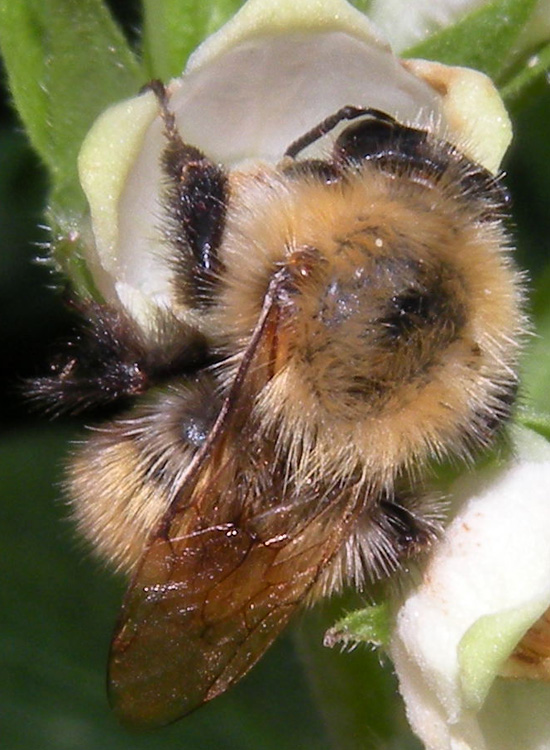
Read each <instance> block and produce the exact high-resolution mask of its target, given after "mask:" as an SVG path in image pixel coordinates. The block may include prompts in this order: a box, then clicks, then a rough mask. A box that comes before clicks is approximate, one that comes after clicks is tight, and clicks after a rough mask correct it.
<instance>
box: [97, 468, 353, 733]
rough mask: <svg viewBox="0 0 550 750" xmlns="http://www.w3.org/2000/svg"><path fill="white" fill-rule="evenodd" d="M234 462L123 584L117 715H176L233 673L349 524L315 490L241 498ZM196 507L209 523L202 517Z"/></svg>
mask: <svg viewBox="0 0 550 750" xmlns="http://www.w3.org/2000/svg"><path fill="white" fill-rule="evenodd" d="M236 468H237V466H236V465H235V463H234V462H233V460H230V461H229V462H228V464H227V465H226V466H225V467H224V468H223V470H222V471H217V472H215V474H216V476H215V477H213V478H211V480H210V481H209V482H207V483H206V486H203V488H202V490H197V491H198V492H201V493H203V494H202V496H201V497H200V498H199V499H195V500H194V503H195V506H194V507H198V508H201V511H200V512H199V511H197V512H195V511H194V510H193V511H190V510H189V508H187V509H182V510H181V511H180V512H178V513H176V514H175V515H174V518H173V519H172V520H171V522H170V523H169V525H168V527H167V528H166V531H165V534H163V535H162V536H159V537H157V538H156V539H155V540H154V541H153V543H152V545H151V546H150V548H149V550H148V552H147V553H146V555H145V558H144V560H143V564H142V566H141V568H140V570H139V572H138V574H137V577H136V580H135V581H134V583H133V585H132V587H131V588H130V590H129V593H128V595H127V598H126V601H125V604H124V609H123V614H122V624H121V627H120V630H119V632H118V634H117V636H116V638H115V640H114V642H113V647H112V657H111V669H110V683H111V697H112V701H113V705H114V707H115V710H116V712H117V713H118V714H119V716H120V717H121V719H122V720H123V721H125V722H126V723H131V724H134V725H151V726H154V725H161V724H165V723H168V722H171V721H174V720H175V719H177V718H179V717H180V716H182V715H184V714H186V713H188V712H189V711H192V710H193V709H194V708H196V707H197V706H199V705H200V704H202V703H203V702H205V701H208V700H211V699H212V698H214V697H216V696H217V695H219V694H220V693H222V692H223V691H225V690H226V689H227V688H228V687H230V686H231V685H232V684H233V683H235V682H236V681H237V680H239V679H240V678H241V677H242V676H243V675H244V674H245V673H246V672H247V671H248V670H249V669H250V668H251V667H252V666H253V665H254V663H255V662H256V661H257V660H258V659H259V658H260V656H261V655H262V654H263V653H264V651H265V650H266V649H267V648H268V646H269V645H270V644H271V643H272V641H273V640H274V639H275V637H276V636H277V635H278V634H279V632H280V631H281V629H282V628H284V626H285V625H286V624H287V622H288V620H289V618H290V617H291V615H292V614H293V612H294V611H295V609H296V607H297V606H298V605H299V604H300V602H301V601H302V600H303V598H304V596H305V595H306V594H307V593H308V591H309V590H310V588H311V586H312V584H313V583H314V582H315V581H316V579H317V578H318V576H319V573H320V571H321V570H322V569H323V567H324V566H325V565H326V564H327V563H328V561H329V560H330V559H331V557H332V556H333V555H334V553H335V551H336V550H338V548H339V547H340V545H341V543H342V540H343V537H344V535H345V533H346V529H347V528H348V527H349V520H350V518H348V519H347V521H346V516H349V515H350V514H349V511H350V510H351V509H350V508H348V507H347V503H346V501H345V499H344V498H343V497H336V496H332V497H330V498H324V499H323V498H319V497H317V498H314V497H313V494H312V496H311V497H310V498H308V499H307V501H306V502H305V503H302V502H298V503H293V502H289V503H288V504H280V503H279V502H277V503H273V501H272V500H271V499H270V498H269V497H265V498H260V497H254V498H253V497H250V496H248V497H245V496H244V495H243V494H242V492H243V489H242V488H241V489H240V490H239V491H238V492H235V489H234V488H235V486H236V483H237V482H238V479H237V477H236V475H235V469H236ZM209 473H210V472H209ZM275 473H276V474H277V473H278V472H275ZM262 484H264V486H265V484H266V483H265V481H263V482H262ZM276 484H278V481H277V482H276ZM224 486H225V487H229V489H227V490H224ZM245 492H249V489H248V488H247V489H246V490H245ZM239 495H240V496H239ZM205 498H207V500H206V502H205ZM262 501H263V504H264V505H265V506H266V507H267V510H266V511H265V513H261V512H259V510H258V509H259V506H260V505H262ZM205 506H208V510H210V511H213V516H214V518H215V522H214V523H210V524H207V523H205V521H206V519H205V517H203V516H202V513H203V511H204V509H205ZM239 506H240V508H239ZM251 509H252V510H251Z"/></svg>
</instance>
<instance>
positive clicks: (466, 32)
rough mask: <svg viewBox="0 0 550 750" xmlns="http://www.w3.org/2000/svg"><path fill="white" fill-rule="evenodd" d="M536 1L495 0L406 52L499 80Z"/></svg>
mask: <svg viewBox="0 0 550 750" xmlns="http://www.w3.org/2000/svg"><path fill="white" fill-rule="evenodd" d="M535 5H536V0H494V2H492V3H488V4H486V5H484V6H483V7H482V8H479V9H478V10H475V11H473V12H472V13H469V14H468V15H467V16H465V17H463V18H461V19H460V21H458V22H457V23H456V24H454V25H453V26H449V27H447V28H446V29H443V30H442V31H439V32H437V33H435V34H434V35H433V36H431V37H429V38H428V39H426V40H425V41H423V42H421V43H420V44H418V45H415V46H414V47H412V48H411V49H408V50H407V51H406V52H405V53H404V56H405V57H421V58H425V59H427V60H438V61H439V62H443V63H447V64H448V65H463V66H467V67H470V68H475V69H476V70H481V71H482V72H483V73H486V74H487V75H488V76H490V77H491V78H493V79H494V80H495V81H496V82H497V83H499V82H500V81H501V79H502V76H503V75H504V73H505V71H506V68H507V67H509V65H510V51H511V49H512V47H513V45H514V42H515V40H516V39H517V37H518V35H519V33H520V31H521V30H522V29H523V27H524V26H525V24H526V22H527V21H528V20H529V18H530V16H531V14H532V13H533V10H534V8H535Z"/></svg>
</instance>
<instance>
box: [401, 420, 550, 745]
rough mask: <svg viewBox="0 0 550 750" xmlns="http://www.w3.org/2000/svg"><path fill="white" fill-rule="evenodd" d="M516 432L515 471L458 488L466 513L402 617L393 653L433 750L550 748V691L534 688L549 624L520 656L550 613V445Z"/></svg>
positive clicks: (545, 669) (412, 714) (548, 664)
mask: <svg viewBox="0 0 550 750" xmlns="http://www.w3.org/2000/svg"><path fill="white" fill-rule="evenodd" d="M516 436H519V437H518V440H517V441H516V442H517V445H518V447H517V453H516V457H515V458H514V459H513V460H510V461H509V463H508V464H507V465H506V466H504V467H502V468H500V469H495V468H493V469H488V470H487V469H486V470H485V471H479V472H477V473H475V474H468V475H465V476H463V477H462V478H461V479H460V480H459V481H458V483H457V484H456V487H455V488H454V491H453V499H454V503H455V504H456V507H457V508H458V512H457V515H456V517H455V518H454V520H453V521H452V523H451V524H450V526H449V527H448V529H447V530H446V532H445V536H444V538H443V539H442V540H441V542H440V543H439V545H438V546H437V548H436V549H435V551H434V553H433V555H432V556H431V557H430V561H429V563H428V565H427V567H426V569H425V571H424V573H423V577H422V582H421V584H420V585H419V586H418V587H417V588H415V590H414V591H412V592H411V593H410V595H409V596H408V597H407V599H406V600H405V602H404V603H403V605H402V606H401V608H400V610H399V612H398V615H397V620H396V625H395V630H394V633H393V636H392V640H391V646H390V655H391V657H392V659H393V661H394V665H395V669H396V672H397V675H398V678H399V683H400V690H401V693H402V695H403V696H404V698H405V702H406V707H407V715H408V718H409V721H410V723H411V726H412V727H413V729H414V730H415V732H416V733H417V734H418V735H419V737H420V738H421V739H422V740H423V742H424V743H425V746H426V748H427V749H428V750H543V748H545V749H547V748H550V684H549V683H548V682H547V683H541V682H538V681H535V680H536V679H539V678H541V677H543V678H544V679H546V680H549V679H550V660H549V659H548V656H550V625H549V624H548V623H545V621H544V620H542V621H540V622H539V623H538V625H537V632H536V633H535V632H532V633H531V637H530V642H528V643H527V644H524V645H523V648H522V647H519V649H518V643H519V642H520V641H521V639H522V637H523V636H524V634H525V633H526V631H528V630H529V628H531V627H532V626H534V625H535V623H537V621H538V620H539V618H541V617H542V616H543V615H544V613H545V612H546V611H547V610H548V609H549V608H550V444H549V443H547V442H546V441H545V440H544V439H543V438H541V437H539V436H537V435H535V434H534V433H529V432H528V431H527V430H522V431H521V432H517V431H516ZM515 650H516V654H515V656H512V657H511V655H512V654H513V652H514V651H515ZM503 674H506V675H507V677H506V678H504V677H502V676H500V675H503ZM531 678H534V679H531Z"/></svg>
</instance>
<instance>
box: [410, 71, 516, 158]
mask: <svg viewBox="0 0 550 750" xmlns="http://www.w3.org/2000/svg"><path fill="white" fill-rule="evenodd" d="M403 65H404V66H405V67H406V68H407V70H410V71H411V72H412V73H414V74H415V75H416V76H418V77H419V78H421V79H422V80H424V81H426V83H428V84H429V85H430V86H432V87H433V88H434V89H435V90H436V91H438V92H439V93H440V94H441V97H442V102H443V114H444V117H445V120H446V122H447V128H448V138H449V140H450V141H452V142H453V143H456V144H458V145H459V146H461V148H462V150H463V151H465V153H466V154H467V155H468V156H469V157H470V158H471V159H473V160H474V161H477V162H479V163H480V164H483V166H484V167H486V169H488V170H490V171H491V172H494V173H496V172H498V169H499V167H500V164H501V162H502V158H503V157H504V154H505V153H506V150H507V149H508V146H509V145H510V142H511V140H512V123H511V122H510V118H509V116H508V112H507V111H506V108H505V106H504V102H503V101H502V99H501V97H500V94H499V93H498V91H497V89H496V88H495V85H494V84H493V82H492V81H491V79H490V78H488V77H487V76H486V75H484V74H483V73H480V72H479V71H477V70H471V69H470V68H459V67H452V66H449V65H442V64H441V63H437V62H430V61H429V60H404V61H403Z"/></svg>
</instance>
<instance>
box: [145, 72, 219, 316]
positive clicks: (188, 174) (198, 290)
mask: <svg viewBox="0 0 550 750" xmlns="http://www.w3.org/2000/svg"><path fill="white" fill-rule="evenodd" d="M148 88H150V89H151V90H152V91H153V92H154V93H155V95H156V97H157V99H158V102H159V105H160V109H161V114H162V118H163V121H164V130H165V135H166V139H167V145H166V147H165V148H164V151H163V153H162V157H161V163H162V170H163V173H164V175H165V177H166V185H165V193H164V200H165V211H166V214H167V226H166V231H167V235H168V239H169V241H170V242H171V244H172V245H173V246H174V247H175V248H176V249H177V251H178V252H177V256H176V258H175V267H176V270H177V272H178V289H177V291H178V293H181V294H183V297H184V299H183V302H184V303H186V304H190V305H193V306H196V305H198V306H200V305H201V304H206V305H208V304H209V303H210V302H211V298H212V291H213V286H214V284H215V282H216V279H217V278H218V277H219V273H220V270H221V268H220V260H219V257H218V248H219V245H220V242H221V239H222V234H223V228H224V222H225V213H226V204H227V192H228V182H227V176H226V174H225V172H224V171H223V169H222V168H221V167H220V166H219V165H217V164H214V163H213V162H211V161H210V160H209V159H208V158H207V157H206V156H205V155H204V154H203V153H202V151H200V150H199V149H197V148H195V147H194V146H190V145H189V144H187V143H185V142H184V141H183V140H182V138H181V135H180V133H179V131H178V129H177V126H176V121H175V117H174V114H173V112H172V111H171V110H170V107H169V97H168V93H167V91H166V89H165V87H164V85H163V84H162V83H161V82H160V81H151V83H149V84H148Z"/></svg>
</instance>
